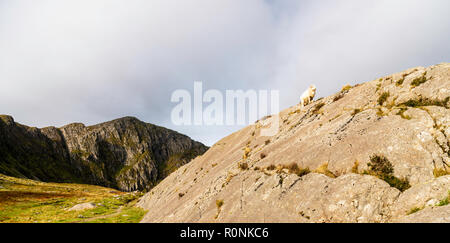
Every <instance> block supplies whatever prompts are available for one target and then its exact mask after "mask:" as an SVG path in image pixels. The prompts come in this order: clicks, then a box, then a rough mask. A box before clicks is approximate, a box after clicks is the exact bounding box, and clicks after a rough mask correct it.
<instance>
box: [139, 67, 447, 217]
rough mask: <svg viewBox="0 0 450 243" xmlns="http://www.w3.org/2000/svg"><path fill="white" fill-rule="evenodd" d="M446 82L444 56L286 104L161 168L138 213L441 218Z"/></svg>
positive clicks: (444, 183) (444, 208) (444, 186)
mask: <svg viewBox="0 0 450 243" xmlns="http://www.w3.org/2000/svg"><path fill="white" fill-rule="evenodd" d="M449 87H450V64H447V63H445V64H440V65H436V66H432V67H428V68H423V67H418V68H413V69H409V70H406V71H404V72H401V73H397V74H393V75H390V76H387V77H383V78H380V79H377V80H373V81H370V82H366V83H364V84H360V85H356V86H354V87H350V86H347V87H344V88H343V89H342V90H341V91H340V92H338V93H336V94H335V95H332V96H329V97H326V98H322V99H319V100H317V101H314V102H313V103H311V104H309V105H308V106H306V107H304V108H301V107H300V106H299V105H296V106H293V107H291V108H288V109H286V110H284V111H282V112H281V113H280V114H279V116H278V117H277V116H273V117H270V118H268V119H267V120H264V121H259V122H257V123H256V124H254V125H251V126H248V127H246V128H244V129H242V130H240V131H238V132H236V133H234V134H232V135H230V136H228V137H226V138H224V139H222V140H221V141H219V142H218V143H217V144H215V145H214V146H213V147H212V148H211V149H209V150H208V151H207V152H206V153H205V154H204V155H202V156H201V157H199V158H197V159H195V160H193V161H192V162H190V163H189V164H187V165H184V166H183V167H181V168H180V169H178V170H177V171H176V172H174V173H173V174H171V175H169V176H168V177H167V178H166V179H164V180H163V181H162V182H161V183H160V184H159V185H158V186H156V187H155V188H153V189H152V190H151V191H150V192H149V193H147V194H146V195H145V196H144V197H143V198H142V199H141V201H140V202H139V205H140V206H141V207H143V208H145V209H148V210H149V213H147V215H146V216H145V218H144V219H143V221H144V222H391V221H396V222H417V221H422V222H434V221H436V222H450V218H449V216H448V215H449V211H448V210H449V208H448V206H445V205H446V204H448V200H449V199H448V196H449V190H450V175H449V172H450V169H449V165H450V158H449V156H450V152H449V148H450V140H449V138H450V128H449V124H450V112H449V106H450V89H449ZM318 88H319V89H320V87H318ZM274 119H280V124H281V128H280V131H279V132H278V134H277V135H276V136H273V137H262V136H260V131H261V128H263V127H265V126H268V125H270V123H271V122H273V121H274ZM446 200H447V201H446ZM437 205H442V207H439V206H437ZM443 212H444V213H443Z"/></svg>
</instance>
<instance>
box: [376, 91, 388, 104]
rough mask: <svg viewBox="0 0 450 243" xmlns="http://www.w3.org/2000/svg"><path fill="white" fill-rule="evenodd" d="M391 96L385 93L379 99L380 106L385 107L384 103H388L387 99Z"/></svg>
mask: <svg viewBox="0 0 450 243" xmlns="http://www.w3.org/2000/svg"><path fill="white" fill-rule="evenodd" d="M389 96H390V94H389V92H383V93H382V94H381V95H380V97H378V104H379V105H383V104H384V102H386V101H387V99H388V98H389Z"/></svg>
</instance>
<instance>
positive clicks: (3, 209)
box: [0, 174, 146, 223]
mask: <svg viewBox="0 0 450 243" xmlns="http://www.w3.org/2000/svg"><path fill="white" fill-rule="evenodd" d="M140 196H141V194H140V193H124V192H120V191H117V190H114V189H111V188H104V187H100V186H93V185H81V184H62V183H44V182H38V181H33V180H28V179H19V178H14V177H9V176H5V175H2V174H0V223H137V222H139V221H140V220H141V219H142V218H143V216H144V214H145V212H146V211H145V210H143V209H141V208H138V207H135V206H134V205H135V204H136V202H137V200H138V198H139V197H140ZM84 203H91V204H92V205H95V206H93V208H90V209H84V210H69V209H71V208H72V207H73V206H75V205H79V204H84Z"/></svg>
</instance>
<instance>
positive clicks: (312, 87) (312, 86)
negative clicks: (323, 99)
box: [309, 84, 317, 93]
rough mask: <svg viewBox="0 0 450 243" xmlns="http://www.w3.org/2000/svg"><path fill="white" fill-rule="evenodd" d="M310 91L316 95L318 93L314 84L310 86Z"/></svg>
mask: <svg viewBox="0 0 450 243" xmlns="http://www.w3.org/2000/svg"><path fill="white" fill-rule="evenodd" d="M309 89H311V90H312V91H313V92H314V93H315V92H316V89H317V88H316V86H315V85H314V84H313V85H311V86H309Z"/></svg>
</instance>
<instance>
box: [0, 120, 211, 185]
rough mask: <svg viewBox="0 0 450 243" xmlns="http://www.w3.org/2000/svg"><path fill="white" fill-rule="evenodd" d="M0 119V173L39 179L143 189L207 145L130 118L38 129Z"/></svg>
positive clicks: (193, 156) (200, 151)
mask: <svg viewBox="0 0 450 243" xmlns="http://www.w3.org/2000/svg"><path fill="white" fill-rule="evenodd" d="M0 118H1V119H0V131H1V133H0V173H3V174H6V175H11V176H16V177H26V178H31V179H37V180H42V181H52V182H77V183H88V184H96V185H102V186H108V187H113V188H118V189H120V190H123V191H134V190H145V189H150V188H151V187H152V186H154V185H156V184H157V182H158V181H160V180H162V179H163V178H164V177H165V176H167V175H168V174H169V173H171V172H172V171H174V170H175V169H176V168H178V167H179V166H181V165H184V164H185V163H187V162H189V161H190V160H191V159H193V158H195V157H196V156H198V155H201V154H203V153H204V152H205V151H206V149H207V147H206V146H204V145H203V144H201V143H198V142H195V141H193V140H191V139H190V138H189V137H187V136H184V135H181V134H179V133H177V132H175V131H171V130H168V129H165V128H162V127H158V126H155V125H152V124H148V123H144V122H141V121H139V120H138V119H136V118H133V117H125V118H122V119H117V120H114V121H110V122H106V123H102V124H98V125H94V126H88V127H86V126H84V125H83V124H81V123H74V124H70V125H67V126H64V127H61V128H55V127H47V128H42V129H37V128H30V127H27V126H24V125H21V124H18V123H15V122H14V120H13V118H12V117H9V116H1V117H0Z"/></svg>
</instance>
